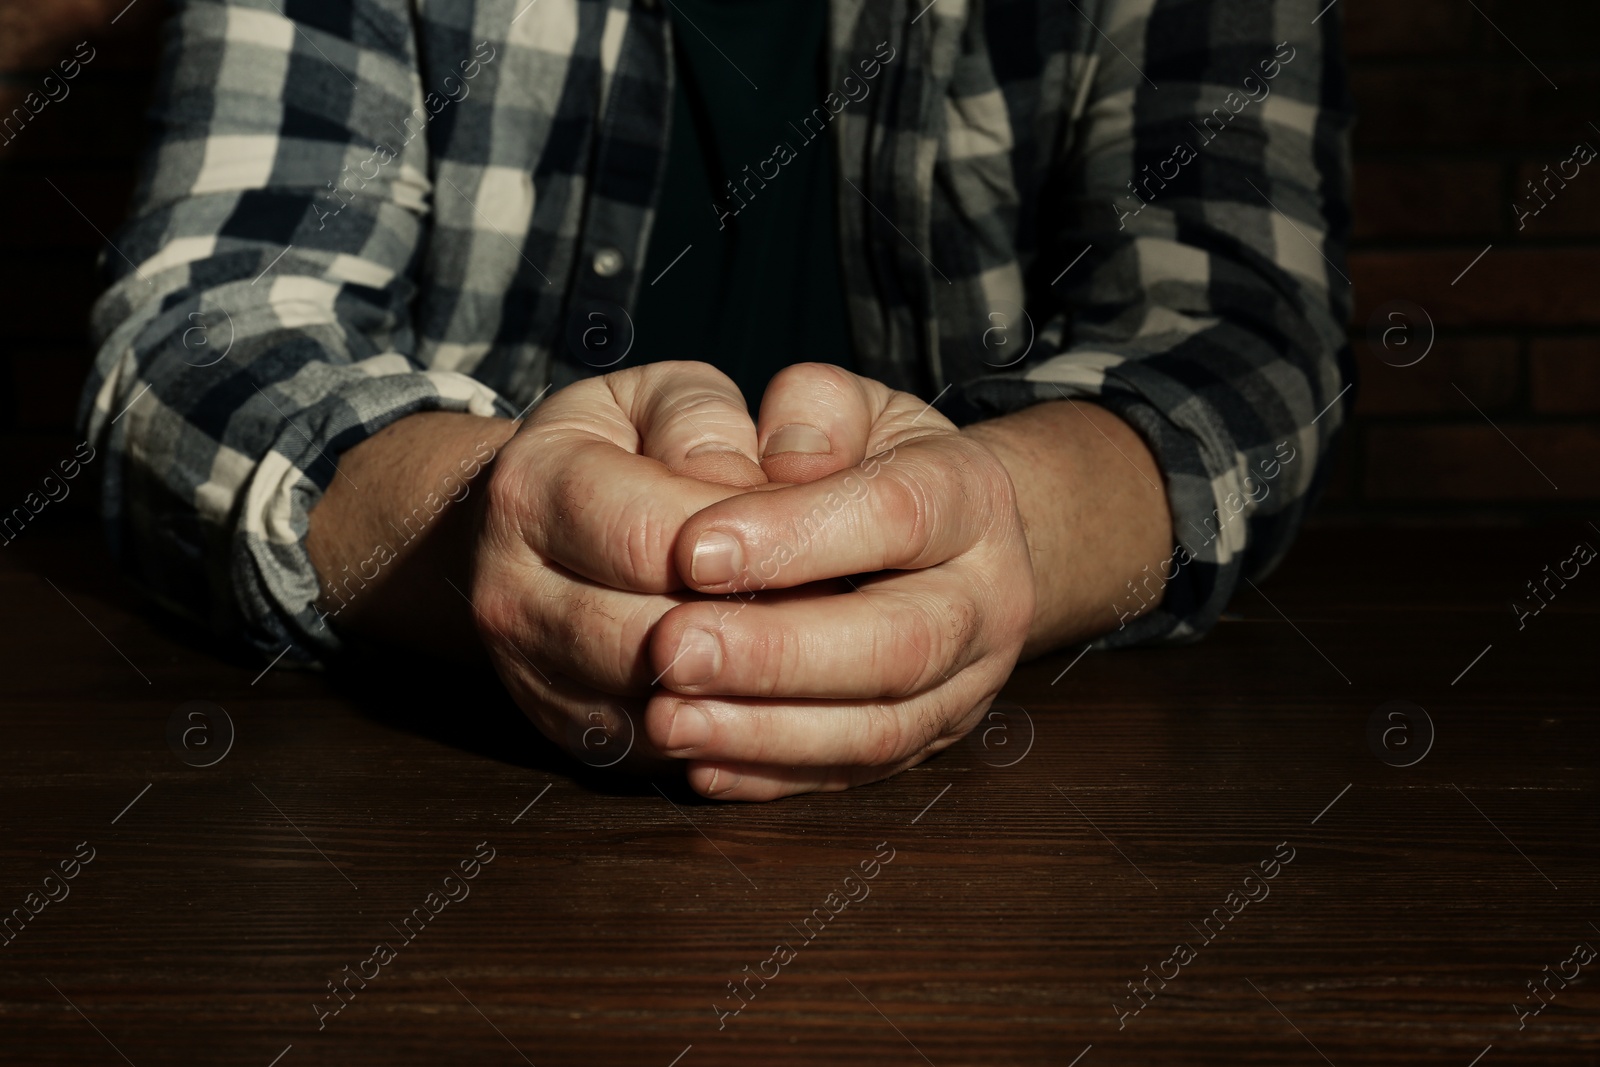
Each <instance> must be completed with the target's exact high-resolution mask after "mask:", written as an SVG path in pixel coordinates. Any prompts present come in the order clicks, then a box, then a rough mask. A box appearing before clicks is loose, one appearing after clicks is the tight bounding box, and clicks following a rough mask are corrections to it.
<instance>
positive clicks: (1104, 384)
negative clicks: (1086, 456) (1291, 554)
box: [941, 349, 1255, 649]
mask: <svg viewBox="0 0 1600 1067" xmlns="http://www.w3.org/2000/svg"><path fill="white" fill-rule="evenodd" d="M1150 377H1151V375H1149V374H1147V373H1144V372H1143V368H1142V367H1141V361H1140V360H1137V359H1131V358H1129V357H1127V356H1124V355H1119V354H1117V353H1114V352H1107V351H1100V350H1092V349H1083V350H1071V351H1068V352H1065V353H1062V354H1060V355H1057V356H1054V357H1051V358H1047V359H1046V360H1044V361H1042V362H1041V363H1040V364H1037V365H1033V366H1030V367H1028V368H1026V369H1022V370H1018V371H1014V372H1007V373H999V374H994V375H986V376H984V377H981V378H976V379H973V380H971V381H968V382H965V383H962V384H961V385H959V386H958V387H957V388H956V389H954V390H952V393H953V394H957V395H955V396H953V397H952V400H951V401H950V402H948V403H946V404H942V405H941V409H942V410H944V411H945V413H946V414H947V415H949V416H950V417H951V418H952V419H953V420H955V421H956V422H958V423H963V424H964V423H968V422H975V421H978V420H980V419H987V418H995V417H997V416H1000V415H1005V414H1008V413H1010V412H1013V411H1018V410H1020V409H1022V408H1025V407H1029V406H1032V405H1034V404H1039V403H1043V402H1045V401H1048V400H1073V399H1083V400H1092V401H1093V402H1094V403H1096V404H1098V405H1099V406H1101V407H1103V408H1106V409H1107V410H1109V411H1110V412H1112V413H1113V414H1114V415H1116V416H1117V417H1119V418H1120V419H1122V420H1123V421H1124V422H1126V423H1128V424H1129V425H1130V426H1132V427H1133V428H1134V430H1135V431H1136V432H1138V434H1139V435H1140V436H1141V437H1142V438H1143V439H1144V441H1145V444H1146V445H1147V446H1148V447H1149V448H1150V451H1151V453H1152V455H1153V456H1154V457H1155V460H1156V462H1157V464H1158V465H1159V466H1160V468H1161V471H1162V475H1163V477H1164V480H1165V483H1166V484H1165V491H1166V494H1167V503H1168V507H1169V509H1170V512H1171V515H1172V533H1171V541H1172V544H1173V546H1174V548H1173V552H1172V555H1171V556H1170V557H1169V558H1168V559H1167V560H1165V561H1164V562H1163V563H1162V565H1161V567H1160V568H1159V572H1158V573H1155V572H1149V571H1147V572H1145V576H1144V578H1143V580H1142V582H1141V583H1134V582H1129V583H1128V585H1127V587H1126V589H1125V590H1124V592H1123V593H1122V595H1121V597H1120V598H1119V601H1118V602H1117V603H1114V604H1112V605H1110V607H1111V608H1112V610H1113V611H1115V612H1116V613H1117V614H1118V615H1119V616H1120V617H1122V618H1123V622H1122V625H1121V626H1119V627H1118V628H1117V629H1115V630H1112V631H1111V632H1109V633H1107V634H1105V635H1103V636H1102V637H1100V638H1098V639H1097V640H1096V641H1095V642H1094V646H1095V647H1096V648H1103V649H1104V648H1120V647H1127V646H1132V645H1141V644H1186V643H1190V642H1193V641H1197V640H1199V639H1200V638H1201V637H1203V636H1204V635H1205V634H1206V632H1207V631H1209V630H1210V629H1211V627H1213V626H1214V625H1216V622H1217V620H1218V618H1219V617H1220V616H1221V614H1222V611H1223V609H1224V608H1225V607H1226V606H1227V602H1228V600H1229V598H1230V596H1231V594H1232V591H1233V587H1234V585H1235V583H1236V582H1237V581H1238V575H1239V573H1240V569H1241V565H1242V557H1243V552H1244V548H1245V544H1246V541H1247V529H1246V528H1247V520H1248V518H1249V514H1250V512H1251V511H1252V510H1253V507H1254V503H1255V502H1254V501H1250V500H1248V498H1246V497H1244V496H1243V495H1242V494H1240V493H1236V492H1234V489H1235V487H1239V486H1242V485H1243V484H1244V483H1245V479H1244V478H1242V477H1240V469H1239V468H1238V466H1237V464H1236V463H1235V462H1234V456H1233V450H1232V449H1231V447H1224V445H1223V442H1224V441H1225V439H1226V435H1225V434H1224V433H1222V420H1221V418H1220V417H1219V416H1217V415H1216V414H1215V413H1212V412H1210V411H1209V409H1208V408H1207V406H1206V405H1205V404H1204V402H1203V401H1202V400H1200V399H1198V398H1197V397H1196V396H1195V395H1194V394H1193V393H1192V392H1187V391H1182V390H1174V389H1173V386H1174V384H1175V383H1173V382H1171V381H1170V379H1165V378H1159V377H1158V380H1156V381H1154V382H1152V381H1149V380H1147V379H1149V378H1150ZM1163 393H1165V394H1168V395H1165V396H1163V395H1162V394H1163ZM1208 441H1209V447H1208V445H1207V442H1208ZM1208 452H1209V453H1210V454H1211V461H1210V462H1208V458H1207V456H1208ZM1224 453H1226V455H1227V458H1226V460H1223V459H1222V458H1221V457H1222V455H1223V454H1224ZM1129 474H1130V477H1131V476H1133V473H1132V472H1131V471H1130V472H1129ZM1230 497H1231V498H1233V499H1235V500H1238V501H1239V502H1240V503H1241V504H1242V506H1241V507H1240V508H1239V509H1238V510H1230V509H1229V507H1228V505H1227V504H1226V502H1225V501H1226V500H1227V499H1228V498H1230ZM1224 516H1226V518H1223V517H1224ZM1151 600H1156V601H1158V603H1157V604H1156V606H1155V607H1154V608H1153V609H1151V610H1149V611H1147V612H1145V613H1144V614H1143V615H1140V616H1138V617H1137V618H1133V617H1132V614H1133V612H1134V611H1137V610H1139V609H1140V608H1141V606H1142V605H1143V604H1146V603H1149V602H1150V601H1151Z"/></svg>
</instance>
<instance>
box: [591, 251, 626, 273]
mask: <svg viewBox="0 0 1600 1067" xmlns="http://www.w3.org/2000/svg"><path fill="white" fill-rule="evenodd" d="M620 270H622V253H621V252H618V251H617V250H616V249H615V248H602V249H600V251H598V252H596V253H595V254H594V272H595V273H596V274H598V275H600V277H602V278H610V277H612V276H613V275H615V274H616V273H617V272H618V271H620Z"/></svg>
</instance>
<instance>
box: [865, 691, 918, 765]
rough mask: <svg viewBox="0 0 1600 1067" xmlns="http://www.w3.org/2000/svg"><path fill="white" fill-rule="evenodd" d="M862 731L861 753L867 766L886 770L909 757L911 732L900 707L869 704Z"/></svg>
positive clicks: (866, 707) (866, 708)
mask: <svg viewBox="0 0 1600 1067" xmlns="http://www.w3.org/2000/svg"><path fill="white" fill-rule="evenodd" d="M860 731H861V745H860V749H859V750H860V752H861V755H862V759H863V761H864V762H865V763H866V765H867V766H869V767H883V766H887V765H889V764H892V763H897V762H899V761H900V760H901V759H904V758H905V743H906V738H907V736H908V731H907V729H906V724H905V720H904V718H903V717H902V713H901V711H900V710H899V709H898V708H894V707H890V706H889V705H886V704H868V705H866V706H865V707H864V708H863V709H862V714H861V725H860Z"/></svg>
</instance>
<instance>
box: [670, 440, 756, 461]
mask: <svg viewBox="0 0 1600 1067" xmlns="http://www.w3.org/2000/svg"><path fill="white" fill-rule="evenodd" d="M715 452H726V453H728V454H729V455H731V456H739V455H743V453H742V452H740V451H739V450H738V449H737V448H733V447H731V446H729V445H725V444H723V443H722V442H721V441H707V442H705V443H704V444H698V445H695V446H694V447H693V448H691V449H689V451H687V452H685V453H684V454H683V458H684V459H695V458H696V457H698V456H709V455H711V454H712V453H715ZM746 458H748V457H746Z"/></svg>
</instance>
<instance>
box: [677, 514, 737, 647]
mask: <svg viewBox="0 0 1600 1067" xmlns="http://www.w3.org/2000/svg"><path fill="white" fill-rule="evenodd" d="M742 566H744V550H743V549H742V548H740V547H739V542H738V541H736V540H734V539H733V538H732V537H729V536H728V535H727V534H725V533H717V532H716V531H714V530H713V531H711V532H710V533H703V534H701V535H700V540H698V541H696V542H695V543H694V558H693V559H692V560H691V561H690V563H689V577H690V578H691V579H692V580H693V581H695V582H696V583H697V584H699V585H716V584H718V583H720V582H731V581H733V577H734V575H736V574H738V573H739V568H740V567H742ZM706 636H708V637H709V636H710V635H709V634H707V635H706Z"/></svg>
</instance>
